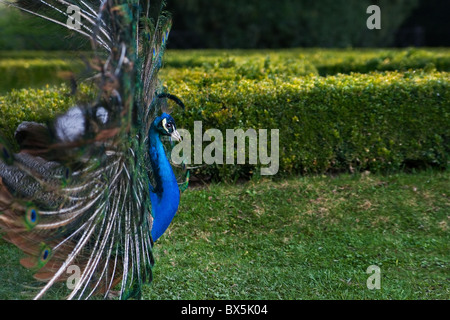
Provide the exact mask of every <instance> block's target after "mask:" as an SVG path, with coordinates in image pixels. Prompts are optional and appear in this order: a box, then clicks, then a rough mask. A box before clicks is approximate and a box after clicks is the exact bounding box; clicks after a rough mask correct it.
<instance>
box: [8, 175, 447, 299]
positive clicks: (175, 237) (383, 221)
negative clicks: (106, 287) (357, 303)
mask: <svg viewBox="0 0 450 320" xmlns="http://www.w3.org/2000/svg"><path fill="white" fill-rule="evenodd" d="M449 179H450V174H449V172H448V171H445V172H436V171H422V172H417V173H414V174H407V173H399V174H392V175H386V176H385V175H372V174H354V175H350V174H344V175H339V176H335V177H332V176H309V177H291V178H289V179H287V180H282V181H271V180H255V181H250V182H247V183H244V184H238V185H227V184H211V185H208V186H203V187H195V186H194V187H190V188H189V189H188V190H187V191H185V193H184V194H183V196H182V201H181V206H180V209H179V213H178V214H177V216H176V217H175V219H174V221H173V223H172V225H171V226H170V229H169V230H168V232H167V233H166V234H165V235H164V236H163V237H162V238H160V240H159V241H158V242H156V244H155V248H154V254H155V258H156V265H155V267H154V280H153V282H152V284H151V285H146V286H145V287H144V294H143V298H144V299H165V300H169V299H251V300H253V299H449V298H450V288H449V283H450V281H449V280H450V271H449V270H450V255H449V243H450V232H449V224H450V194H449V190H450V188H449V186H450V185H449ZM20 257H21V254H20V253H19V252H18V251H17V250H16V249H15V248H14V247H13V246H11V245H9V244H8V243H6V242H4V241H2V242H0V270H1V272H0V282H1V285H0V299H23V298H29V297H30V295H27V294H26V292H28V293H29V289H28V288H26V287H25V286H24V282H27V281H28V284H29V283H30V280H29V279H30V278H31V273H30V272H29V271H28V270H25V269H24V268H23V267H21V266H20V264H19V262H18V260H19V258H20ZM370 265H377V266H379V267H380V269H381V289H380V290H369V289H368V288H367V285H366V282H367V278H368V277H369V276H370V275H369V274H366V269H367V268H368V267H369V266H370ZM33 285H35V284H33ZM48 298H63V296H61V294H58V292H56V293H55V295H50V296H49V297H48Z"/></svg>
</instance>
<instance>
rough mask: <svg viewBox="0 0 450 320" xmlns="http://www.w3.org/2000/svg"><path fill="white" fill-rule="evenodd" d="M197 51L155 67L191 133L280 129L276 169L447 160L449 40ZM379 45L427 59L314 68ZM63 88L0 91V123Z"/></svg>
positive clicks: (61, 101) (51, 103) (27, 114)
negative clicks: (440, 45) (442, 43)
mask: <svg viewBox="0 0 450 320" xmlns="http://www.w3.org/2000/svg"><path fill="white" fill-rule="evenodd" d="M202 52H203V51H191V52H189V54H187V53H186V52H185V53H184V54H181V52H169V55H168V59H167V62H166V68H165V69H163V72H162V74H161V76H162V79H163V82H164V84H165V86H166V90H167V91H168V92H170V93H172V94H175V95H177V96H179V97H180V98H181V99H182V100H183V101H184V103H185V104H186V111H185V112H184V113H176V114H175V117H176V120H177V124H178V127H180V128H186V129H188V130H190V132H191V134H193V124H194V121H203V132H204V131H206V130H207V129H209V128H216V129H219V130H221V132H222V133H223V135H224V138H225V130H226V129H237V128H241V129H244V130H247V129H249V128H253V129H256V130H258V129H279V130H280V154H279V157H280V158H279V159H280V168H279V169H280V170H279V173H280V174H293V173H301V174H305V173H324V172H330V171H332V172H334V171H354V170H371V171H385V170H399V169H402V168H404V167H409V166H413V167H415V166H436V167H441V168H446V167H447V166H448V163H449V151H450V147H449V142H450V126H449V125H448V124H449V123H450V119H449V117H450V90H449V89H450V88H449V86H450V77H449V73H448V72H441V71H438V70H436V69H437V68H438V66H439V68H441V69H446V68H448V65H447V61H448V56H449V53H448V50H444V49H442V50H434V51H430V52H428V51H423V50H417V51H416V50H399V51H395V50H373V51H369V50H367V51H364V50H346V51H339V50H318V49H314V50H281V51H277V52H274V51H267V52H266V51H264V52H262V53H261V52H260V53H257V52H251V51H250V52H248V51H236V52H234V51H233V52H231V54H223V52H221V51H204V53H205V54H204V55H203V54H202V55H200V53H202ZM359 53H361V54H359ZM382 54H391V56H392V58H390V59H391V60H389V61H390V63H391V64H392V67H393V66H394V65H395V64H394V62H395V63H396V64H397V66H400V63H403V66H404V67H402V68H400V67H399V68H400V69H402V70H403V69H405V68H406V66H407V65H416V66H421V67H423V68H422V69H416V70H412V69H410V70H405V71H384V72H370V68H369V67H367V69H365V70H366V71H367V73H365V74H360V73H350V74H337V75H333V76H327V77H322V76H320V75H319V73H321V71H320V66H324V65H327V64H328V65H329V66H332V65H335V66H336V65H339V63H340V70H344V69H345V68H347V70H351V69H352V68H354V69H357V66H358V65H359V66H362V65H365V66H372V65H371V64H370V63H369V62H370V61H371V60H372V59H375V58H374V57H378V58H377V59H381V58H380V57H382ZM345 57H347V58H345ZM400 57H403V58H400ZM333 59H334V60H333ZM340 59H342V60H340ZM386 59H387V58H384V59H383V60H380V61H387V60H386ZM336 61H338V62H337V63H336ZM339 61H340V62H339ZM357 61H362V62H361V63H359V62H357ZM402 61H403V62H402ZM432 61H434V62H432ZM439 61H440V62H439ZM320 63H322V64H320ZM183 65H189V66H190V67H183V68H182V66H183ZM373 65H374V66H375V67H376V68H381V66H382V65H384V66H386V65H388V63H386V62H383V63H381V64H378V65H375V64H373ZM361 69H364V68H362V67H361ZM327 72H328V71H327ZM333 72H334V71H333ZM333 72H330V73H333ZM69 91H70V90H69V89H68V88H67V87H66V86H62V87H50V88H48V89H44V90H19V91H12V92H11V93H9V94H6V95H4V96H0V109H1V111H2V114H3V115H4V117H3V119H2V120H0V128H1V129H2V130H6V131H7V132H9V133H10V136H12V133H11V132H13V130H14V129H15V127H16V126H17V124H18V123H20V122H21V121H23V120H34V121H45V120H47V119H50V118H51V117H53V116H54V115H55V114H56V112H59V111H61V110H65V109H66V108H67V107H69V106H70V105H72V104H73V103H74V101H75V99H74V98H72V97H69ZM80 94H81V96H82V97H84V98H85V99H88V97H91V94H92V93H91V91H90V89H89V88H88V87H86V86H81V92H80ZM269 137H270V136H269ZM208 144H209V143H204V147H205V146H207V145H208ZM224 150H225V148H224ZM246 163H248V159H246ZM259 167H260V165H256V166H255V165H248V164H247V165H236V166H231V165H208V166H202V167H200V168H198V170H196V171H195V172H194V174H198V175H203V176H208V177H211V178H213V179H217V180H224V179H225V180H230V179H237V178H239V177H249V176H252V175H258V174H259V172H260V170H259ZM263 167H264V166H263Z"/></svg>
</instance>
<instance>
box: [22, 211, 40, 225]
mask: <svg viewBox="0 0 450 320" xmlns="http://www.w3.org/2000/svg"><path fill="white" fill-rule="evenodd" d="M38 220H39V212H38V210H37V209H36V208H35V207H33V206H29V207H28V208H27V209H26V212H25V225H26V227H27V229H28V230H30V229H33V228H34V227H35V226H36V225H37V223H38Z"/></svg>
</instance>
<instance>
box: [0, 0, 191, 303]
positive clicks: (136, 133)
mask: <svg viewBox="0 0 450 320" xmlns="http://www.w3.org/2000/svg"><path fill="white" fill-rule="evenodd" d="M1 1H3V2H5V1H6V0H1ZM8 4H9V5H10V6H13V7H17V8H18V9H20V10H23V11H25V12H29V13H31V14H34V15H36V16H38V17H40V18H44V19H47V20H49V21H52V22H54V23H57V24H60V25H61V26H64V27H68V24H67V23H66V21H68V19H71V18H70V17H71V16H70V15H69V13H68V12H70V11H69V10H68V8H69V7H72V8H74V7H73V6H75V8H77V10H78V12H79V15H80V17H81V19H80V20H79V21H77V22H78V23H79V28H73V31H74V32H78V33H80V34H82V35H83V36H85V37H87V38H88V39H90V42H91V44H92V52H93V57H92V59H90V60H89V62H88V67H89V68H90V69H91V70H94V71H95V74H94V76H92V78H91V79H92V81H94V83H95V88H96V91H97V94H96V98H95V99H93V100H94V101H91V102H89V103H77V104H76V105H74V106H72V107H71V108H70V109H69V110H68V111H66V112H65V113H63V114H61V115H59V116H57V117H56V118H55V119H54V120H52V121H51V122H49V123H44V124H43V123H36V122H22V123H21V124H20V125H19V126H18V128H17V130H16V131H15V134H14V137H15V140H16V142H17V145H16V149H15V148H14V146H12V145H11V143H10V142H11V141H8V140H7V139H6V138H2V137H0V231H2V233H3V236H4V238H5V239H6V240H7V241H9V242H11V243H13V244H14V245H16V246H17V247H19V248H20V249H21V250H22V251H23V252H24V254H25V257H24V258H23V259H21V261H20V262H21V264H22V265H23V266H24V267H26V268H29V269H31V270H32V271H33V272H34V277H35V278H36V279H38V280H39V281H42V285H40V286H39V288H38V289H37V290H38V291H37V292H36V293H35V296H34V298H35V299H40V298H43V297H45V295H46V294H47V293H48V292H49V290H50V288H52V287H54V286H55V284H57V283H64V282H65V281H66V282H67V280H68V279H69V277H70V276H71V275H72V273H69V272H68V270H73V268H74V267H75V268H78V270H79V276H78V277H77V278H76V279H75V280H76V281H74V282H73V283H71V284H72V285H71V286H70V290H69V292H68V294H67V296H65V297H66V298H68V299H88V298H91V297H101V298H102V297H103V298H109V297H112V296H114V297H118V298H120V299H130V298H134V299H139V298H141V296H142V293H141V288H142V285H143V284H145V283H149V282H151V281H152V268H153V266H154V263H155V261H154V260H155V259H154V256H153V254H152V249H153V246H154V243H155V241H157V240H158V238H160V237H161V235H162V234H163V233H164V232H165V231H166V230H167V228H168V226H169V224H170V223H171V221H172V219H173V217H174V216H175V214H176V212H177V210H178V207H179V203H180V194H181V193H182V191H184V189H186V187H187V183H188V180H189V171H188V170H186V168H185V166H184V165H183V164H179V163H172V161H171V157H170V151H171V148H172V147H173V146H174V143H175V141H180V140H181V136H180V134H179V133H178V131H177V127H176V124H175V120H174V118H173V117H172V116H171V113H172V112H173V111H174V110H175V109H179V110H180V111H182V110H183V109H184V104H183V103H182V101H181V100H180V99H179V98H177V97H176V96H173V95H171V94H170V93H168V92H165V89H164V87H162V85H161V83H160V81H159V80H158V77H157V75H158V71H159V69H160V68H161V67H162V58H163V55H164V51H165V46H166V42H167V39H168V36H169V32H170V28H171V18H170V14H169V13H167V12H166V11H164V7H165V4H164V3H163V1H153V0H98V1H88V0H21V1H19V2H8ZM17 146H18V151H17Z"/></svg>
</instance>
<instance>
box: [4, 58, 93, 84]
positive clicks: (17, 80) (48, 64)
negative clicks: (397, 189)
mask: <svg viewBox="0 0 450 320" xmlns="http://www.w3.org/2000/svg"><path fill="white" fill-rule="evenodd" d="M83 66H84V65H83V63H82V62H81V61H75V62H74V61H70V62H68V61H64V60H62V59H41V58H35V59H2V60H0V74H1V79H0V92H2V91H3V92H6V91H9V90H11V89H13V88H20V87H22V86H24V85H25V86H31V87H33V86H34V87H37V86H44V85H46V84H59V83H61V82H62V81H64V80H63V78H64V73H67V72H74V71H75V72H79V71H80V70H81V69H82V67H83Z"/></svg>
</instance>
